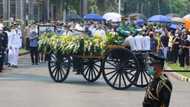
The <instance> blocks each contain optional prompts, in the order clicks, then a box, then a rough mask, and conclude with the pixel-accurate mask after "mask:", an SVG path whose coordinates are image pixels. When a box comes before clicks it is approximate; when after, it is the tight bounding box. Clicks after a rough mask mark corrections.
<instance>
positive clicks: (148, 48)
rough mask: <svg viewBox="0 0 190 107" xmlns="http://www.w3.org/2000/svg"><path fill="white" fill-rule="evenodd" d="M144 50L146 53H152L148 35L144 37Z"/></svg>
mask: <svg viewBox="0 0 190 107" xmlns="http://www.w3.org/2000/svg"><path fill="white" fill-rule="evenodd" d="M143 49H144V50H145V51H150V36H148V35H145V36H144V37H143Z"/></svg>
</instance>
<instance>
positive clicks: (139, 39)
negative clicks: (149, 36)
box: [135, 29, 144, 51]
mask: <svg viewBox="0 0 190 107" xmlns="http://www.w3.org/2000/svg"><path fill="white" fill-rule="evenodd" d="M143 44H144V38H143V36H142V30H141V29H138V34H137V35H136V36H135V45H136V50H137V51H142V50H144V49H143Z"/></svg>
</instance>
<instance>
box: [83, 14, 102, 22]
mask: <svg viewBox="0 0 190 107" xmlns="http://www.w3.org/2000/svg"><path fill="white" fill-rule="evenodd" d="M84 19H85V20H95V21H102V20H104V19H103V17H102V16H99V15H97V14H94V13H91V14H87V15H85V16H84Z"/></svg>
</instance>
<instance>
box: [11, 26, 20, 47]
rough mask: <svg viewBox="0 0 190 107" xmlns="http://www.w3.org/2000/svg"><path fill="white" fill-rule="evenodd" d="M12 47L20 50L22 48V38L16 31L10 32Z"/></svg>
mask: <svg viewBox="0 0 190 107" xmlns="http://www.w3.org/2000/svg"><path fill="white" fill-rule="evenodd" d="M9 38H10V45H9V46H11V47H13V48H20V47H21V44H22V43H21V40H20V36H19V35H18V34H17V33H16V31H15V30H11V32H10V36H9Z"/></svg>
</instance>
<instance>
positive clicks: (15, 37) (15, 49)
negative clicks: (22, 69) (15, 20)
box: [8, 27, 22, 68]
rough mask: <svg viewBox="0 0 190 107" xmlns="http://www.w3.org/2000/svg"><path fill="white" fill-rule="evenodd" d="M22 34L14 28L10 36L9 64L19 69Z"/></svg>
mask: <svg viewBox="0 0 190 107" xmlns="http://www.w3.org/2000/svg"><path fill="white" fill-rule="evenodd" d="M21 37H22V33H21V31H19V30H16V29H15V28H14V27H13V28H12V29H11V32H10V33H9V36H8V41H9V42H8V46H9V57H8V62H9V64H10V66H12V67H15V68H16V67H17V65H18V57H19V48H21V46H22V40H21Z"/></svg>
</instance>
